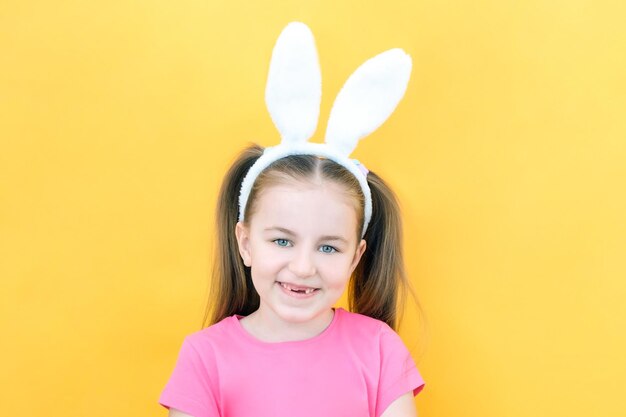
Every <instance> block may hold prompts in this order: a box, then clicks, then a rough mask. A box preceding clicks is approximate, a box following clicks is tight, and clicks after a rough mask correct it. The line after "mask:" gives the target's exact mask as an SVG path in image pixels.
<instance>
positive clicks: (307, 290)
mask: <svg viewBox="0 0 626 417" xmlns="http://www.w3.org/2000/svg"><path fill="white" fill-rule="evenodd" d="M280 285H281V286H282V287H283V288H286V289H288V290H293V288H291V287H290V286H288V285H287V284H285V283H284V282H281V283H280ZM299 291H301V290H299ZM313 291H315V288H307V289H306V290H304V293H305V294H311V293H312V292H313Z"/></svg>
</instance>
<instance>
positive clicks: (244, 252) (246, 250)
mask: <svg viewBox="0 0 626 417" xmlns="http://www.w3.org/2000/svg"><path fill="white" fill-rule="evenodd" d="M235 236H236V237H237V244H238V246H239V254H240V255H241V259H243V264H244V265H245V266H250V265H251V264H252V261H251V260H252V257H251V256H250V237H249V234H248V229H247V227H246V226H245V225H244V224H243V223H242V222H237V225H236V226H235Z"/></svg>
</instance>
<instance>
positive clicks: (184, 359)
mask: <svg viewBox="0 0 626 417" xmlns="http://www.w3.org/2000/svg"><path fill="white" fill-rule="evenodd" d="M207 356H208V355H202V356H201V355H200V354H199V352H198V350H197V349H196V348H195V347H194V346H193V344H192V342H191V341H190V338H189V337H186V338H185V339H184V340H183V344H182V347H181V348H180V352H179V354H178V359H177V361H176V366H175V367H174V371H173V372H172V374H171V376H170V379H169V380H168V381H167V384H166V385H165V388H164V389H163V391H162V392H161V396H160V397H159V404H161V405H162V406H163V407H165V408H168V409H169V408H170V407H172V408H176V409H179V410H180V411H182V412H184V413H187V414H189V415H191V416H193V417H219V416H220V413H219V408H218V406H217V402H216V401H215V398H216V395H215V393H214V389H215V385H214V383H213V382H212V378H215V375H216V373H215V366H214V365H213V364H212V363H211V361H210V360H209V359H208V358H207Z"/></svg>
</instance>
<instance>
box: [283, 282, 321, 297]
mask: <svg viewBox="0 0 626 417" xmlns="http://www.w3.org/2000/svg"><path fill="white" fill-rule="evenodd" d="M276 283H277V284H278V286H279V287H280V291H282V292H283V293H285V294H286V295H287V296H288V297H293V298H311V297H315V295H316V294H317V293H318V292H319V291H320V289H319V288H315V289H314V288H313V287H301V289H302V288H306V289H308V290H309V291H306V292H305V291H292V290H290V289H288V288H286V285H283V283H281V282H279V281H276Z"/></svg>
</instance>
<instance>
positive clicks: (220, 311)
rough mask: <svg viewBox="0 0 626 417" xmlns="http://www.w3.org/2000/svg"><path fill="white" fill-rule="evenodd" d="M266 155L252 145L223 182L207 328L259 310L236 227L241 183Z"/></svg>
mask: <svg viewBox="0 0 626 417" xmlns="http://www.w3.org/2000/svg"><path fill="white" fill-rule="evenodd" d="M262 154H263V148H262V147H261V146H259V145H257V144H250V145H249V146H248V147H247V148H245V149H244V150H243V151H242V152H241V153H240V154H239V155H238V156H237V157H236V159H235V161H234V162H233V164H232V165H231V167H230V169H229V170H228V172H227V173H226V175H225V177H224V180H223V181H222V185H221V188H220V191H219V195H218V199H217V207H216V210H215V234H214V244H215V249H214V255H213V257H214V258H213V263H212V273H211V284H210V289H209V296H208V298H207V305H206V308H205V314H204V320H203V327H205V326H210V325H212V324H215V323H217V322H219V321H221V320H222V319H224V318H226V317H229V316H231V315H233V314H241V315H243V316H247V315H248V314H250V313H252V312H254V311H255V310H256V309H257V308H258V307H259V302H260V300H259V295H258V293H257V292H256V290H255V289H254V286H253V284H252V278H251V275H250V268H249V267H246V266H245V265H244V263H243V260H242V259H241V256H239V246H238V244H237V238H236V236H235V226H236V224H237V221H238V210H239V206H238V198H239V190H240V189H241V183H242V181H243V178H244V177H245V175H246V173H247V172H248V170H249V169H250V167H251V166H252V164H254V162H255V161H256V160H257V159H258V158H259V157H260V156H261V155H262Z"/></svg>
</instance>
